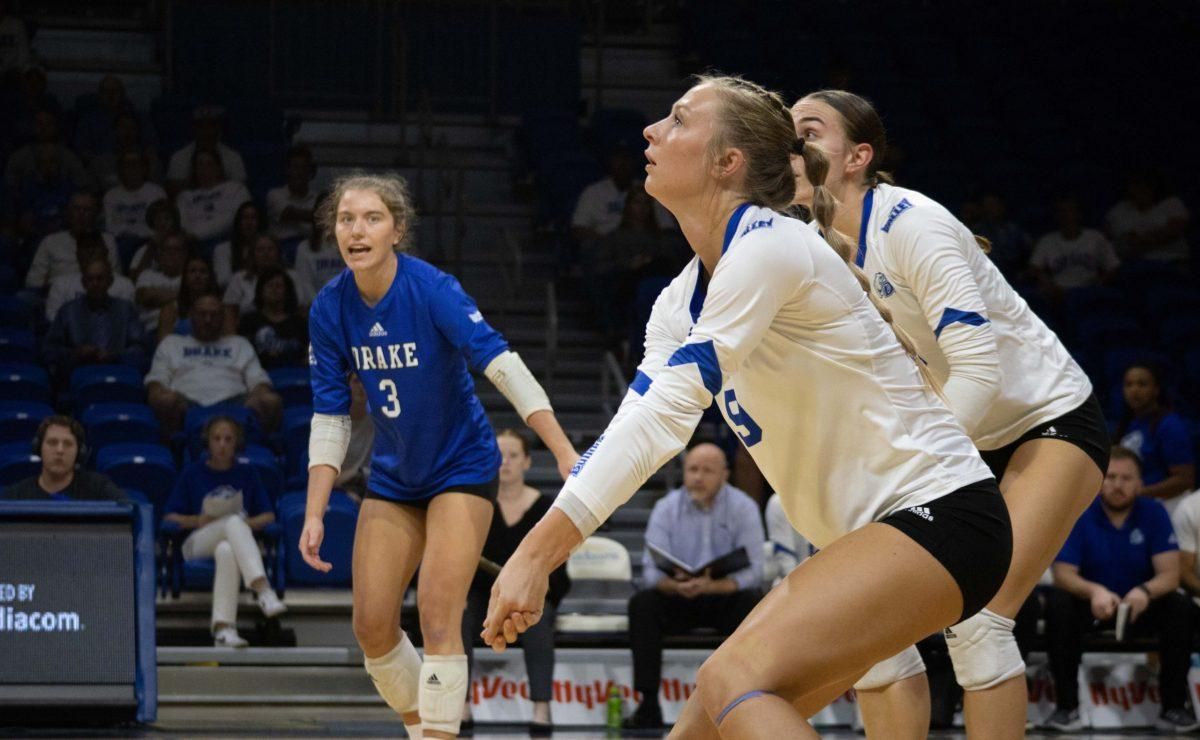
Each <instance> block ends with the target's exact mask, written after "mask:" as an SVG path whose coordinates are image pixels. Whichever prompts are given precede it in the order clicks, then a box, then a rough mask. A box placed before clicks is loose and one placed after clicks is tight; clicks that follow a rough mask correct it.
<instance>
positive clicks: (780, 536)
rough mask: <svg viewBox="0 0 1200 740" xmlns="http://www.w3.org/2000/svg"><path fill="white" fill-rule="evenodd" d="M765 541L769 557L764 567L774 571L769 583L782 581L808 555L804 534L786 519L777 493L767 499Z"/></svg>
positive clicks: (808, 547)
mask: <svg viewBox="0 0 1200 740" xmlns="http://www.w3.org/2000/svg"><path fill="white" fill-rule="evenodd" d="M765 518H766V520H767V542H768V543H769V544H770V545H771V557H770V559H769V562H768V563H767V565H766V566H765V567H769V568H770V569H771V570H773V571H774V573H772V575H771V585H772V586H774V585H775V584H777V583H779V582H780V581H782V580H783V579H784V578H786V577H787V574H788V573H791V572H792V570H794V569H795V567H796V566H797V565H799V564H800V563H803V562H804V560H805V559H806V558H807V557H808V556H809V553H810V547H811V546H810V545H809V544H808V540H806V539H804V535H802V534H800V533H799V532H797V531H796V530H795V529H794V528H793V527H792V523H791V522H789V521H788V518H787V514H785V513H784V511H783V502H781V501H780V500H779V494H778V493H773V494H771V498H769V499H767V511H766V517H765Z"/></svg>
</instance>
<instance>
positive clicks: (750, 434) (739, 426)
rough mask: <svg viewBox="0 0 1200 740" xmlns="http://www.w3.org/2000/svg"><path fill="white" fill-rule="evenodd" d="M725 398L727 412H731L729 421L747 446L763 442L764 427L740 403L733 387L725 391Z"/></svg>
mask: <svg viewBox="0 0 1200 740" xmlns="http://www.w3.org/2000/svg"><path fill="white" fill-rule="evenodd" d="M723 400H724V401H725V413H727V414H729V421H730V422H731V423H732V424H733V431H735V432H737V435H738V436H739V437H741V438H742V442H743V443H745V445H746V446H747V447H753V446H754V445H756V444H758V443H759V442H761V441H762V427H760V426H759V425H758V424H757V423H756V422H755V421H754V419H751V418H750V414H749V413H747V411H746V409H744V408H742V406H741V404H739V403H738V400H737V394H735V393H734V392H733V389H732V388H730V389H729V390H727V391H725V395H724V396H723Z"/></svg>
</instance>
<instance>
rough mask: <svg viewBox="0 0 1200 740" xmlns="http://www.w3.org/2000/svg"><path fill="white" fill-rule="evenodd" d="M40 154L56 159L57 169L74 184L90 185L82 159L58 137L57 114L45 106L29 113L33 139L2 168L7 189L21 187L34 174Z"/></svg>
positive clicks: (18, 189) (16, 189)
mask: <svg viewBox="0 0 1200 740" xmlns="http://www.w3.org/2000/svg"><path fill="white" fill-rule="evenodd" d="M39 150H40V151H41V154H40V156H42V157H48V158H51V159H54V160H57V162H58V171H60V172H62V173H63V174H65V175H66V176H67V177H69V178H70V179H71V182H73V183H75V187H77V188H87V187H89V186H90V185H91V177H90V176H89V175H88V172H87V170H86V169H84V167H83V162H81V161H79V157H77V156H76V155H75V153H74V152H72V151H71V150H70V149H68V148H67V147H66V146H64V145H63V143H62V142H61V141H60V140H59V129H58V116H56V115H54V114H53V113H51V112H50V111H48V110H40V111H38V112H37V113H35V114H34V116H33V141H32V142H30V143H29V144H26V145H25V146H23V147H21V148H20V149H18V150H16V151H15V152H13V153H12V156H10V157H9V158H8V164H7V165H6V166H5V168H4V182H5V184H7V185H8V189H9V190H10V191H11V192H14V193H15V192H19V191H20V190H21V187H22V186H23V185H24V184H25V183H26V181H28V180H29V179H30V178H32V177H33V176H34V173H35V171H36V170H37V160H38V157H39Z"/></svg>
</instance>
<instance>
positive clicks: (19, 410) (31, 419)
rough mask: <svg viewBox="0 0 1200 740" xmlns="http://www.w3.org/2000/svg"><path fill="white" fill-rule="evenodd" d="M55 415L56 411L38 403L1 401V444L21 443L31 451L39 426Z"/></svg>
mask: <svg viewBox="0 0 1200 740" xmlns="http://www.w3.org/2000/svg"><path fill="white" fill-rule="evenodd" d="M53 415H54V409H52V408H50V407H49V406H47V405H46V404H44V403H38V402H37V401H0V444H4V443H8V442H20V443H22V444H24V445H25V449H26V451H29V450H30V449H31V447H30V443H31V441H32V440H33V436H34V434H36V433H37V428H38V425H39V424H41V423H42V419H45V418H46V417H47V416H53Z"/></svg>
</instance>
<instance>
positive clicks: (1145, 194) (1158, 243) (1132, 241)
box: [1105, 171, 1191, 262]
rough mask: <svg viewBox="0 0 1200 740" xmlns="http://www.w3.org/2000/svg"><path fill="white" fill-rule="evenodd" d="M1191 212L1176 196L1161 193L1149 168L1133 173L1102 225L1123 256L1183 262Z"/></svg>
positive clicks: (1159, 179)
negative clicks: (1118, 201)
mask: <svg viewBox="0 0 1200 740" xmlns="http://www.w3.org/2000/svg"><path fill="white" fill-rule="evenodd" d="M1190 219H1191V214H1189V213H1188V209H1187V206H1186V205H1184V203H1183V201H1182V200H1180V199H1179V197H1178V196H1173V195H1172V196H1167V195H1165V194H1164V193H1163V184H1162V182H1161V177H1160V176H1159V175H1158V174H1157V173H1155V172H1151V171H1147V172H1140V173H1135V174H1134V175H1133V176H1132V177H1130V178H1129V181H1128V183H1127V184H1126V188H1125V198H1124V199H1123V200H1121V202H1120V203H1117V204H1116V205H1115V206H1113V207H1112V210H1110V211H1109V212H1108V216H1107V217H1106V219H1105V221H1106V226H1107V230H1108V233H1109V235H1110V236H1112V239H1113V241H1114V242H1115V243H1116V246H1117V249H1118V250H1119V251H1120V253H1121V254H1122V255H1125V256H1127V257H1141V258H1144V259H1149V260H1158V261H1161V262H1187V260H1188V259H1189V257H1190V247H1189V246H1188V242H1187V228H1188V221H1189V220H1190Z"/></svg>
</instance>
